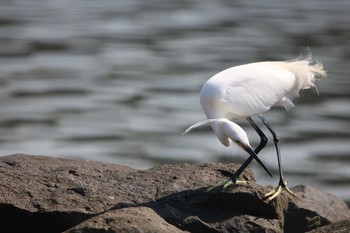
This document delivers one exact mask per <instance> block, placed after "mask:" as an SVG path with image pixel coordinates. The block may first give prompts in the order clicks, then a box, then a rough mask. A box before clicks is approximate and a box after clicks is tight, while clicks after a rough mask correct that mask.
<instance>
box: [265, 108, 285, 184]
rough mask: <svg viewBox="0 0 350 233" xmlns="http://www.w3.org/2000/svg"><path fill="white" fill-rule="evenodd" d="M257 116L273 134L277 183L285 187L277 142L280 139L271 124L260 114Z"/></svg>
mask: <svg viewBox="0 0 350 233" xmlns="http://www.w3.org/2000/svg"><path fill="white" fill-rule="evenodd" d="M259 118H260V120H261V121H262V122H263V123H264V125H266V127H267V128H268V130H269V131H270V132H271V134H272V136H273V141H274V143H275V147H276V152H277V162H278V172H279V176H280V180H279V184H280V185H281V186H282V187H285V182H284V179H283V171H282V161H281V152H280V143H279V142H280V140H279V138H278V135H277V133H276V132H275V131H274V130H273V129H272V127H271V125H270V124H269V123H268V122H267V121H266V119H265V118H264V117H263V116H262V115H259Z"/></svg>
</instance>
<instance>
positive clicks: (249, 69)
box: [200, 57, 326, 146]
mask: <svg viewBox="0 0 350 233" xmlns="http://www.w3.org/2000/svg"><path fill="white" fill-rule="evenodd" d="M325 76H326V72H325V70H324V69H323V66H322V64H321V63H315V64H312V60H311V57H308V58H306V59H304V60H295V61H287V62H282V61H276V62H256V63H250V64H246V65H240V66H235V67H231V68H229V69H226V70H223V71H221V72H219V73H218V74H216V75H214V76H213V77H212V78H210V79H209V80H208V81H207V82H206V83H205V84H204V86H203V87H202V90H201V93H200V103H201V105H202V107H203V110H204V112H205V114H206V116H207V118H208V119H219V118H226V119H230V120H234V119H240V118H247V117H250V116H253V115H257V114H261V113H264V112H267V111H268V110H269V109H270V108H271V107H272V106H283V107H284V108H285V109H286V110H290V109H291V108H293V107H294V104H293V102H292V99H293V98H294V97H296V96H298V95H299V91H300V90H302V89H308V88H311V87H314V86H315V80H316V79H317V78H322V77H325ZM211 125H212V128H213V130H214V132H215V134H216V136H217V137H218V138H219V139H220V141H221V142H222V143H223V144H224V145H225V146H228V145H230V143H229V141H230V139H229V138H224V137H223V136H222V133H221V132H218V131H219V130H218V126H217V125H218V122H212V123H211Z"/></svg>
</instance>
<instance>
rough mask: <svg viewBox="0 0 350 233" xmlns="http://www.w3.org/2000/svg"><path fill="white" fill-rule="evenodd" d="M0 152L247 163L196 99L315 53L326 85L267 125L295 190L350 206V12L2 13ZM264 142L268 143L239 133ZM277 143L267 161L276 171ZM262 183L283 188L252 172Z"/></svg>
mask: <svg viewBox="0 0 350 233" xmlns="http://www.w3.org/2000/svg"><path fill="white" fill-rule="evenodd" d="M0 6H1V7H0V106H1V108H0V132H1V134H0V148H1V151H0V152H1V154H2V155H7V154H12V153H30V154H43V155H53V156H60V157H66V158H78V159H89V160H99V161H104V162H113V163H120V164H126V165H129V166H131V167H135V168H148V167H151V166H153V165H155V164H159V163H177V162H190V163H204V162H210V161H214V162H215V161H220V162H232V161H234V162H241V161H242V160H243V158H245V157H244V156H245V155H244V152H242V151H241V150H240V149H239V148H237V147H235V146H233V147H230V148H224V147H223V146H222V145H221V144H220V143H219V141H218V140H217V139H216V138H215V136H214V135H213V133H212V132H211V131H210V129H209V127H202V128H200V129H198V130H197V131H194V132H191V134H188V135H186V136H180V134H181V132H182V131H183V130H184V129H185V128H186V127H187V126H189V125H191V124H192V123H194V122H197V121H200V120H203V119H204V118H205V115H204V113H203V112H202V110H201V107H200V105H199V100H198V95H199V91H200V88H201V86H202V84H203V83H204V82H205V81H206V80H207V79H208V78H210V77H211V76H212V75H213V74H215V73H217V72H218V71H220V70H222V69H224V68H227V67H230V66H234V65H238V64H242V63H248V62H254V61H260V60H290V59H294V58H296V57H298V56H299V55H300V54H301V53H307V47H309V48H310V49H311V51H312V52H313V56H314V57H315V58H316V59H318V60H320V61H322V62H323V63H324V65H325V67H326V69H327V70H328V73H329V78H328V79H326V80H323V81H322V82H320V83H319V85H318V87H319V88H318V89H319V91H320V95H319V96H317V93H316V91H315V90H310V91H307V92H303V93H302V94H301V98H300V99H298V100H296V105H297V108H295V109H293V110H292V111H290V112H288V113H287V112H285V111H284V110H283V109H274V110H272V111H270V112H269V113H267V114H266V115H265V116H266V118H267V119H268V120H270V123H271V124H272V125H273V126H274V127H275V129H276V131H278V133H279V135H280V136H281V138H282V160H283V164H284V167H285V170H286V177H287V179H288V180H289V183H290V185H291V186H294V185H297V184H300V183H303V184H311V185H315V186H318V187H320V188H323V189H326V190H328V191H330V192H332V193H334V194H336V195H338V196H340V197H342V198H344V199H346V200H347V201H350V169H349V165H350V153H349V151H350V141H349V139H350V133H349V129H350V127H349V119H350V101H349V99H350V98H349V97H350V93H349V90H350V71H349V69H350V27H349V25H350V17H349V12H350V2H349V1H348V0H343V1H340V0H339V1H337V0H336V1H328V2H325V1H321V0H319V1H318V0H312V1H290V2H286V1H281V2H277V1H268V0H264V1H261V0H259V1H257V0H256V1H180V0H177V1H171V2H169V1H166V3H165V2H164V1H151V0H148V1H146V0H133V1H130V0H128V1H114V0H113V1H112V0H109V1H83V0H76V1H68V0H55V1H38V0H35V1H34V0H27V1H1V3H0ZM239 123H242V125H243V127H244V128H245V129H246V131H247V132H248V134H249V136H250V138H251V141H252V143H253V144H257V143H258V142H259V138H258V136H256V135H255V133H254V130H252V129H251V128H250V127H249V125H248V124H247V123H246V122H244V121H240V122H239ZM271 141H272V140H270V143H269V146H268V147H267V148H266V149H265V150H264V151H263V152H261V156H260V157H261V159H262V160H263V161H264V162H266V163H267V165H268V166H269V167H270V168H274V170H276V169H277V163H276V155H275V151H274V147H273V144H272V142H271ZM254 170H255V172H256V174H257V176H258V180H259V182H261V183H265V184H271V185H275V184H277V181H278V178H277V176H275V177H274V178H273V179H271V178H269V177H267V176H266V175H265V174H264V172H263V171H262V170H261V169H260V168H258V167H256V168H254Z"/></svg>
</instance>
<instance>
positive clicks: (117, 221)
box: [65, 207, 185, 233]
mask: <svg viewBox="0 0 350 233" xmlns="http://www.w3.org/2000/svg"><path fill="white" fill-rule="evenodd" d="M89 232H101V233H103V232H106V233H107V232H118V233H123V232H125V233H126V232H144V233H157V232H164V233H165V232H169V233H180V232H185V231H182V230H180V229H179V228H177V227H175V226H173V225H171V224H169V223H167V222H166V221H165V220H164V219H163V218H161V217H160V216H159V215H157V213H156V212H154V211H153V210H152V209H150V208H148V207H130V208H124V209H117V210H110V211H108V212H106V213H103V214H100V215H97V216H95V217H93V218H91V219H89V220H88V221H85V222H83V223H81V224H79V225H77V226H75V227H74V228H72V229H70V230H68V231H65V233H89Z"/></svg>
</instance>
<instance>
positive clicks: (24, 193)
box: [0, 154, 350, 233]
mask: <svg viewBox="0 0 350 233" xmlns="http://www.w3.org/2000/svg"><path fill="white" fill-rule="evenodd" d="M237 168H238V165H235V164H218V163H209V164H203V165H190V164H178V165H159V166H155V167H153V168H151V169H148V170H135V169H132V168H129V167H126V166H120V165H115V164H104V163H98V162H91V161H78V160H67V159H60V158H54V157H47V156H31V155H23V154H18V155H10V156H4V157H0V180H1V183H0V232H36V233H40V232H45V233H46V232H69V233H78V232H79V233H82V232H313V233H314V232H338V233H339V232H350V210H349V208H348V206H347V205H346V204H345V203H344V202H343V201H342V200H340V199H339V198H337V197H335V196H333V195H331V194H329V193H327V192H324V191H321V190H318V189H316V188H313V187H310V186H304V185H301V186H297V187H294V188H293V189H292V190H293V191H294V192H296V193H297V197H292V196H290V195H288V194H285V193H283V194H282V195H280V196H279V197H277V198H276V199H275V200H273V201H271V202H268V201H267V200H264V198H263V195H264V193H266V192H268V191H269V190H270V189H271V187H263V186H260V185H259V184H257V183H256V182H255V179H254V176H253V173H252V171H251V170H249V169H247V170H246V171H245V172H244V173H243V176H242V177H244V179H246V180H248V181H249V185H240V186H231V187H229V188H227V189H225V190H220V191H216V192H206V188H207V187H209V186H211V185H213V184H215V183H216V182H218V181H221V180H223V179H227V178H228V177H230V175H231V174H232V172H233V171H235V170H236V169H237Z"/></svg>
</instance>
